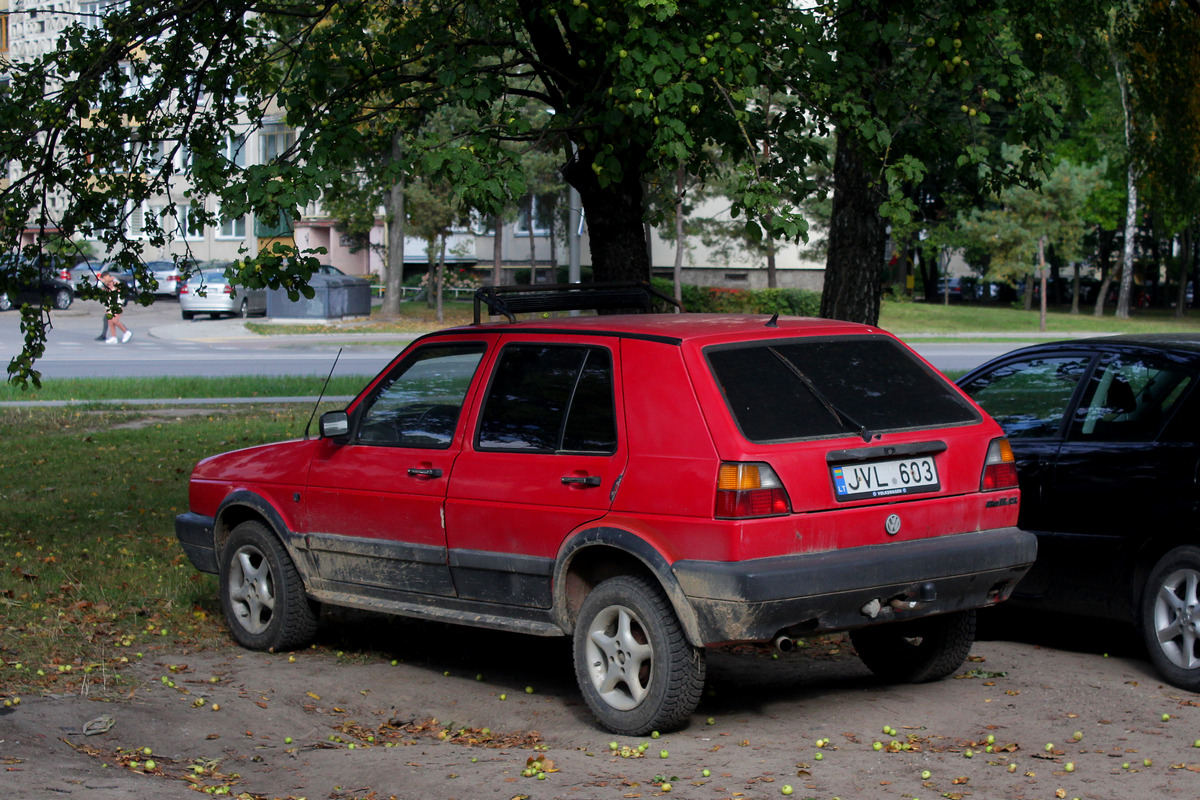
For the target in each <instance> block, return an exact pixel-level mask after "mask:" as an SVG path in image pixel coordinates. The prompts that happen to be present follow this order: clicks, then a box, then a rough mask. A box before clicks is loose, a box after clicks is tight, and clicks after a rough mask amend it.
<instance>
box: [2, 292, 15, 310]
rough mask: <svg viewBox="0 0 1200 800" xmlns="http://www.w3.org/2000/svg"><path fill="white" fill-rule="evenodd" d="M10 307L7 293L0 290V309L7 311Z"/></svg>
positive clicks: (10, 301)
mask: <svg viewBox="0 0 1200 800" xmlns="http://www.w3.org/2000/svg"><path fill="white" fill-rule="evenodd" d="M10 308H12V300H9V299H8V294H7V293H5V292H0V311H8V310H9V309H10Z"/></svg>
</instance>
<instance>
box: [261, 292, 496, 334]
mask: <svg viewBox="0 0 1200 800" xmlns="http://www.w3.org/2000/svg"><path fill="white" fill-rule="evenodd" d="M442 311H443V313H442V321H441V322H438V321H437V313H436V311H435V310H434V309H432V308H429V306H427V305H426V304H425V302H424V301H420V302H414V301H410V302H406V303H403V304H402V306H401V311H400V316H399V317H398V318H387V317H384V316H383V315H382V314H381V313H380V307H379V306H375V307H374V308H373V309H371V318H370V319H366V320H348V321H345V322H336V323H324V322H313V323H273V322H247V323H246V329H247V330H250V331H253V332H254V333H258V334H262V335H263V336H279V335H283V334H305V333H326V334H337V333H398V334H406V335H412V336H415V335H419V334H422V333H426V332H428V331H432V330H438V329H440V328H453V327H457V326H460V325H470V324H471V323H472V322H474V321H475V307H474V305H473V304H472V303H462V302H447V303H446V304H445V305H444V306H443V309H442Z"/></svg>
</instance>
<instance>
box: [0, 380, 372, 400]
mask: <svg viewBox="0 0 1200 800" xmlns="http://www.w3.org/2000/svg"><path fill="white" fill-rule="evenodd" d="M369 377H370V376H366V375H335V376H334V377H333V379H332V380H330V381H329V387H328V388H327V389H326V390H325V394H327V395H354V394H358V392H359V390H360V389H362V387H363V386H364V385H365V384H366V382H367V380H368V379H369ZM324 383H325V378H324V377H323V376H313V375H291V376H280V377H260V376H253V375H245V376H235V377H227V378H201V377H176V378H171V377H162V378H47V379H45V380H43V381H42V386H41V388H40V389H35V388H33V386H32V385H30V386H28V387H25V388H22V387H18V386H13V385H12V384H8V383H4V384H0V401H37V400H74V401H84V402H86V401H89V400H170V399H172V398H182V397H188V398H196V397H200V398H204V397H251V398H253V397H306V396H310V395H317V394H320V392H321V387H322V386H323V385H324Z"/></svg>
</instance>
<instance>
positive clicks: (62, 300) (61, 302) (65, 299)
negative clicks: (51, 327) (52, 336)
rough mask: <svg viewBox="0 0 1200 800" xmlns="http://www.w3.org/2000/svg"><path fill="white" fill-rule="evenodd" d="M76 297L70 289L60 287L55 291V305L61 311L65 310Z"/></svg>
mask: <svg viewBox="0 0 1200 800" xmlns="http://www.w3.org/2000/svg"><path fill="white" fill-rule="evenodd" d="M74 299H75V298H74V297H73V296H72V295H71V292H70V290H69V289H59V290H58V291H57V292H55V293H54V307H55V308H57V309H58V310H59V311H65V310H66V309H68V308H70V307H71V302H72V301H73V300H74Z"/></svg>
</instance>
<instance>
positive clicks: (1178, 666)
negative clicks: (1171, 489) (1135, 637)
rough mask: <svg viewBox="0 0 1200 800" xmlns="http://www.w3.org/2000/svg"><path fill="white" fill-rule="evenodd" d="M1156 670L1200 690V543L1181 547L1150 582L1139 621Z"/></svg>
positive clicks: (1153, 573)
mask: <svg viewBox="0 0 1200 800" xmlns="http://www.w3.org/2000/svg"><path fill="white" fill-rule="evenodd" d="M1140 623H1141V624H1140V626H1139V627H1140V628H1141V631H1142V638H1143V640H1144V641H1145V642H1146V649H1147V650H1148V651H1149V653H1150V660H1151V661H1152V662H1153V663H1154V666H1155V668H1156V669H1157V670H1158V671H1159V673H1161V674H1162V676H1163V677H1164V678H1166V679H1167V680H1168V681H1170V682H1171V683H1173V684H1175V685H1176V686H1178V687H1180V688H1183V689H1188V690H1190V691H1193V692H1197V691H1200V547H1193V546H1191V545H1187V546H1184V547H1176V548H1175V549H1174V550H1172V551H1170V552H1169V553H1167V554H1166V555H1165V556H1163V557H1162V558H1161V559H1159V561H1158V563H1157V564H1155V565H1154V569H1153V570H1151V571H1150V578H1149V580H1147V581H1146V588H1145V589H1144V590H1143V592H1142V611H1141V619H1140Z"/></svg>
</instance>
